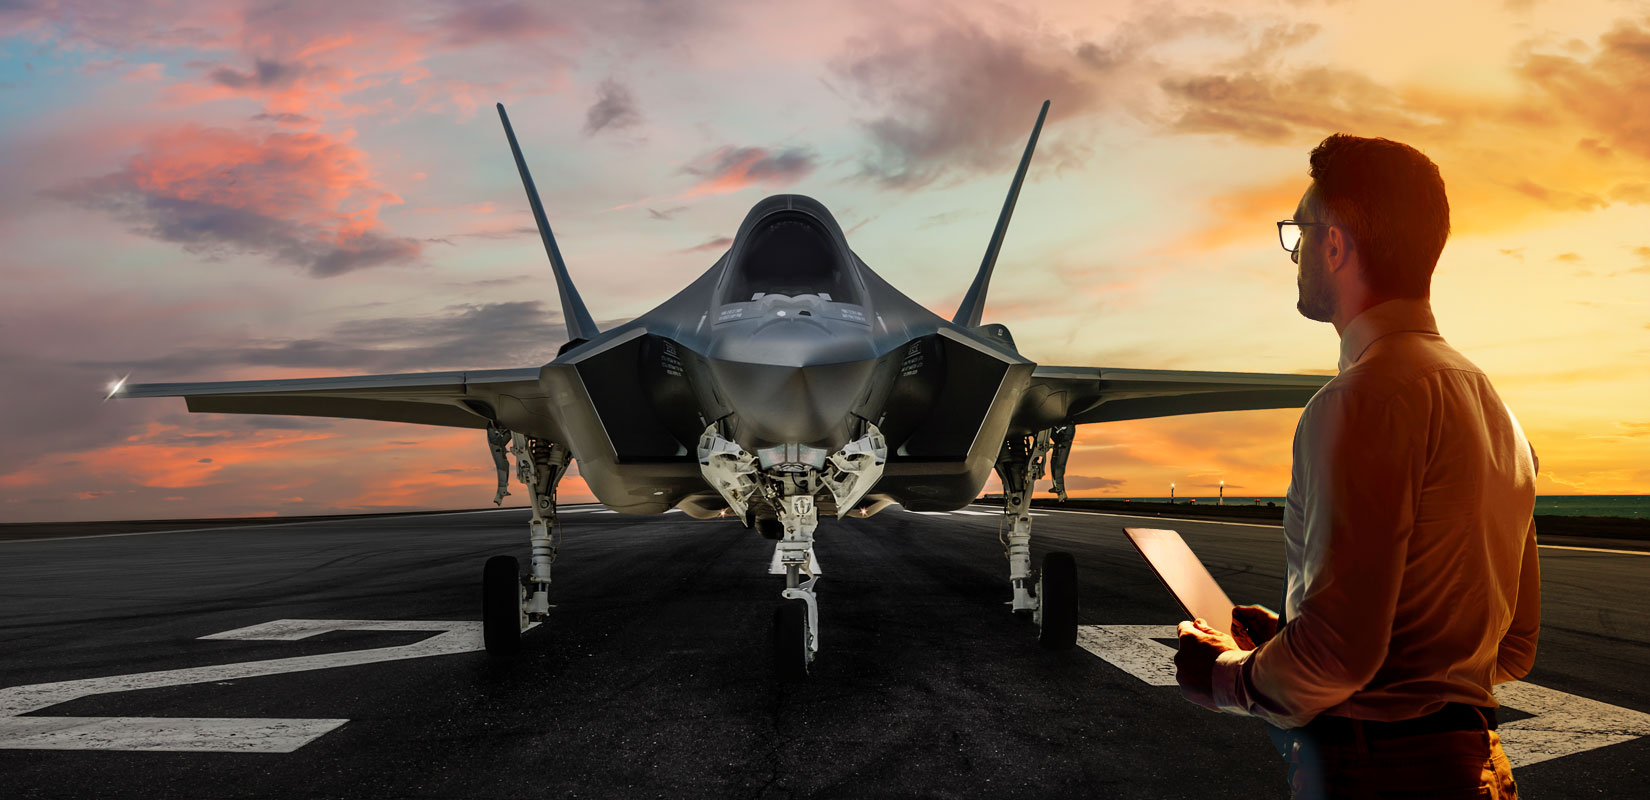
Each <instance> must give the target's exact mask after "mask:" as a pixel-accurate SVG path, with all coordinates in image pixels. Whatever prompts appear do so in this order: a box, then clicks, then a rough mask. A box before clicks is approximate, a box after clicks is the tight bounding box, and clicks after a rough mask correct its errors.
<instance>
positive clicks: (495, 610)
mask: <svg viewBox="0 0 1650 800" xmlns="http://www.w3.org/2000/svg"><path fill="white" fill-rule="evenodd" d="M481 640H482V642H483V643H484V644H485V645H486V646H487V652H488V654H490V655H495V656H513V655H515V654H516V653H518V652H520V651H521V563H520V562H519V561H517V560H516V557H515V556H493V557H492V558H489V559H487V565H486V567H485V568H483V569H482V573H481Z"/></svg>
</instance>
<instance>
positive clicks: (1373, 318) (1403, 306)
mask: <svg viewBox="0 0 1650 800" xmlns="http://www.w3.org/2000/svg"><path fill="white" fill-rule="evenodd" d="M1398 331H1419V332H1423V333H1437V332H1438V323H1437V322H1436V321H1434V320H1433V318H1432V304H1431V302H1430V301H1428V299H1427V298H1425V297H1400V298H1397V299H1394V300H1388V301H1386V302H1384V303H1377V304H1376V305H1373V306H1370V307H1369V308H1366V309H1364V311H1363V313H1361V314H1359V315H1358V316H1356V317H1353V318H1352V321H1351V322H1349V323H1347V325H1346V330H1345V331H1343V332H1342V333H1341V360H1340V364H1339V367H1340V370H1341V371H1342V372H1345V371H1346V370H1347V369H1348V368H1349V367H1351V366H1352V365H1353V364H1356V363H1358V359H1360V358H1363V355H1364V352H1365V351H1367V350H1369V346H1370V345H1372V344H1374V343H1375V340H1376V339H1379V338H1381V337H1382V336H1385V335H1387V334H1389V333H1397V332H1398Z"/></svg>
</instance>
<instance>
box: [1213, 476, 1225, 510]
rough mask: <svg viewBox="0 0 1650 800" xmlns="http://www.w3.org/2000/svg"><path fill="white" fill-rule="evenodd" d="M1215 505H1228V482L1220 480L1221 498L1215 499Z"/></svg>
mask: <svg viewBox="0 0 1650 800" xmlns="http://www.w3.org/2000/svg"><path fill="white" fill-rule="evenodd" d="M1215 505H1217V506H1223V505H1226V482H1225V481H1221V482H1220V499H1219V500H1216V501H1215Z"/></svg>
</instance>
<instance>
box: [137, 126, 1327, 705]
mask: <svg viewBox="0 0 1650 800" xmlns="http://www.w3.org/2000/svg"><path fill="white" fill-rule="evenodd" d="M1048 105H1049V104H1048V103H1047V102H1044V103H1043V105H1042V109H1041V110H1040V111H1039V112H1038V115H1037V122H1036V124H1035V125H1034V126H1033V127H1032V131H1031V138H1030V140H1029V141H1027V142H1026V147H1025V152H1024V155H1022V157H1021V159H1020V163H1019V168H1018V169H1017V170H1016V171H1015V174H1014V179H1013V182H1012V183H1011V184H1010V187H1009V191H1008V197H1007V199H1006V201H1005V202H1004V203H1003V207H1002V211H1001V213H1000V215H999V216H998V219H997V225H996V228H995V230H994V231H993V232H992V234H991V239H990V243H989V244H988V245H987V247H986V251H985V257H984V259H983V260H982V261H981V263H980V266H979V269H978V271H977V272H976V274H975V276H974V282H973V285H972V286H970V287H969V289H968V293H967V295H966V296H965V297H964V298H963V301H962V305H961V306H960V307H959V308H958V309H957V312H956V314H954V315H953V316H952V317H951V319H949V320H947V319H945V318H943V317H940V316H938V315H936V314H934V313H933V312H931V311H929V310H928V309H926V308H924V307H923V306H922V305H920V304H918V303H917V302H915V301H914V300H912V299H911V298H909V297H907V296H906V295H905V294H903V293H901V292H900V291H899V290H898V289H895V288H894V287H893V286H892V285H890V284H889V283H888V282H887V281H885V280H883V279H882V278H881V277H880V276H879V275H877V273H876V272H874V271H873V270H872V269H871V268H870V267H869V266H868V265H866V263H865V262H864V261H863V260H861V259H860V257H859V256H858V255H857V254H855V253H854V251H853V250H852V249H851V248H849V246H848V241H847V239H846V238H845V237H844V235H843V232H842V228H841V227H840V226H839V225H838V224H837V221H836V219H835V218H833V217H832V216H831V212H830V211H828V210H827V209H826V208H825V206H824V205H823V204H821V203H820V202H818V201H817V200H814V199H812V198H810V197H805V196H802V195H798V194H781V195H774V196H772V197H768V198H765V199H763V200H762V201H760V202H758V203H757V204H756V205H755V206H752V207H751V210H750V212H749V213H748V214H746V215H745V219H744V222H743V223H741V224H740V226H739V230H738V232H737V233H736V234H735V235H734V237H733V241H732V243H731V244H730V245H729V246H728V249H727V252H725V253H723V254H722V256H721V257H720V258H718V259H717V260H716V263H714V264H712V265H711V266H710V268H709V269H707V270H705V272H704V274H702V275H700V276H699V277H698V278H697V279H695V280H694V281H693V282H692V283H690V284H688V286H687V287H686V288H684V289H682V290H681V291H679V292H677V293H676V294H674V295H672V296H671V297H670V298H668V299H666V300H665V301H664V302H662V303H660V304H659V305H658V306H657V307H656V308H654V309H653V310H651V311H648V312H647V313H645V314H643V315H641V316H640V317H637V318H635V319H633V320H631V321H630V322H627V323H624V324H622V325H618V326H617V327H613V328H611V329H609V330H605V331H604V330H600V329H599V328H598V327H597V325H596V323H595V321H594V320H593V319H592V317H591V315H590V312H589V310H588V309H587V308H586V307H585V304H584V301H583V300H582V299H581V298H580V297H579V292H578V289H577V288H575V287H574V284H573V280H572V277H571V275H570V273H569V271H568V269H567V265H566V263H564V262H563V260H562V254H561V251H560V249H559V248H558V247H557V245H556V239H555V237H554V236H553V235H552V234H551V231H550V223H549V221H548V220H547V219H546V218H545V214H544V206H543V204H542V203H540V201H539V195H538V190H537V189H536V188H534V185H533V179H532V176H531V175H530V174H529V173H528V169H527V162H526V161H525V160H524V159H523V158H522V154H521V147H520V146H519V145H518V144H517V142H516V135H515V131H514V130H513V129H512V128H511V126H510V119H509V117H508V116H507V115H506V114H505V111H504V106H503V105H502V104H500V105H499V106H498V113H499V120H500V122H502V123H503V126H504V134H505V138H506V139H507V140H508V141H509V144H510V150H511V153H512V154H513V155H514V157H515V163H516V169H517V170H518V171H519V172H520V173H521V180H522V184H523V186H524V187H525V189H526V194H527V202H528V204H529V205H530V206H531V207H532V211H533V218H534V219H535V220H536V222H537V223H538V230H539V235H540V237H541V238H542V239H543V241H544V250H545V253H546V255H548V256H549V260H550V268H551V272H552V273H553V274H554V276H555V281H556V288H557V290H558V291H559V293H560V296H561V310H562V316H563V318H564V319H565V321H566V325H567V338H568V341H567V343H566V344H564V345H562V346H561V349H560V350H559V351H558V353H557V355H556V357H555V358H554V359H553V360H552V361H550V363H548V364H544V365H541V366H528V367H522V368H520V369H492V370H470V371H462V372H424V373H411V374H395V375H360V376H351V377H338V378H314V379H298V380H267V381H233V382H218V383H172V384H140V385H131V386H124V387H121V388H119V390H118V391H117V392H116V396H118V397H125V398H133V397H183V398H185V400H186V402H187V404H188V408H189V410H190V411H194V412H210V413H233V414H295V415H305V416H319V417H346V418H354V419H374V420H389V421H392V422H406V423H413V424H420V425H443V426H449V427H460V428H476V429H478V430H483V431H485V432H486V436H487V442H488V445H489V447H490V449H491V451H492V457H493V463H494V466H495V467H496V468H497V470H498V490H497V493H496V495H495V497H494V502H495V503H498V502H500V501H501V500H502V499H503V497H504V496H505V495H506V494H507V493H508V492H507V484H508V480H509V471H510V469H509V456H510V455H514V457H515V462H516V474H517V477H518V479H519V480H520V481H521V483H523V484H524V485H525V486H526V487H527V493H528V496H529V499H530V502H531V508H532V518H531V521H530V522H529V525H528V545H529V548H530V558H529V562H528V569H527V571H526V573H525V574H523V573H522V571H521V567H520V565H519V562H518V560H517V559H516V558H515V557H514V556H504V555H501V556H494V557H493V558H491V559H489V560H487V562H486V563H485V565H484V569H483V577H482V608H481V616H482V621H483V625H482V627H483V631H484V639H485V643H486V648H487V650H488V651H489V652H490V653H493V654H497V655H501V656H503V655H509V654H512V653H514V652H516V651H517V650H518V649H519V648H520V646H521V633H522V631H523V630H524V629H525V628H526V627H527V626H528V625H529V624H530V623H532V622H536V621H542V620H545V619H546V618H547V617H548V616H549V613H550V608H551V605H550V583H551V580H550V579H551V563H552V561H554V559H555V557H556V542H557V538H556V537H555V535H554V534H555V532H556V530H557V520H556V508H557V503H556V490H557V486H558V484H559V482H560V480H561V478H562V476H563V475H564V474H565V473H566V471H567V468H568V466H569V464H571V463H572V462H574V461H575V460H576V461H577V463H578V465H579V474H580V475H581V476H582V477H583V478H584V480H585V482H586V483H587V484H588V485H589V488H590V491H591V492H592V493H593V494H594V495H595V496H596V499H597V500H599V501H600V502H601V503H602V504H603V505H605V506H607V507H608V508H609V509H612V510H614V511H619V512H623V513H630V514H659V513H664V512H667V511H670V510H671V509H681V510H682V511H684V512H686V513H687V514H689V515H691V516H693V517H695V518H700V519H704V518H710V517H718V516H731V517H733V518H735V519H737V520H739V521H740V522H742V523H743V524H744V525H746V526H747V527H752V528H755V529H756V531H758V532H759V533H760V534H761V535H762V536H765V537H767V538H769V539H774V540H777V543H776V545H775V553H774V557H773V560H772V569H771V571H772V572H774V573H775V574H783V575H784V578H785V589H784V590H783V592H782V593H781V598H782V601H781V603H780V604H779V606H778V608H777V609H776V611H775V615H774V636H773V655H774V664H775V668H776V670H777V672H778V673H779V674H780V675H782V676H785V677H789V678H795V677H799V676H802V675H805V674H806V673H807V671H808V668H809V665H810V664H811V663H813V661H814V659H815V657H816V655H817V653H818V650H819V640H820V637H819V631H820V615H819V602H818V595H817V592H816V587H817V584H818V582H819V579H820V575H821V569H820V566H819V563H818V561H817V559H816V558H815V557H814V554H813V544H814V537H815V533H816V531H817V528H818V523H819V519H820V517H821V516H822V515H823V516H835V517H836V518H838V519H841V518H843V517H845V516H854V517H869V516H871V515H873V514H876V513H877V512H879V511H882V510H883V509H886V508H888V507H889V506H891V505H894V504H896V503H898V504H899V505H901V506H903V507H904V508H906V509H909V510H912V511H946V510H951V509H957V508H962V507H963V506H966V505H968V504H970V503H972V502H974V500H975V498H976V497H977V496H978V495H979V493H980V491H981V488H982V487H983V486H984V485H985V483H986V480H987V478H988V477H989V476H990V474H991V472H992V470H993V469H995V471H996V472H997V474H998V476H999V477H1000V478H1001V480H1002V486H1003V491H1004V506H1003V514H1004V515H1005V520H1004V522H1005V529H1006V535H1005V536H1004V539H1003V541H1004V543H1005V547H1006V550H1007V556H1008V559H1007V560H1008V565H1009V569H1008V581H1009V587H1008V589H1009V593H1010V595H1011V604H1012V609H1013V611H1015V612H1017V613H1020V614H1022V615H1026V616H1030V617H1031V618H1032V619H1033V621H1034V622H1035V624H1036V628H1037V638H1038V640H1039V641H1040V642H1041V644H1042V645H1043V646H1045V647H1048V648H1053V649H1062V648H1069V647H1071V646H1072V645H1073V643H1074V642H1075V641H1076V635H1077V611H1078V597H1077V568H1076V564H1075V562H1074V561H1073V559H1072V557H1071V555H1070V554H1067V553H1060V552H1053V553H1048V554H1046V555H1045V556H1044V559H1043V562H1042V565H1041V569H1039V570H1036V571H1033V569H1032V563H1031V516H1030V513H1029V512H1030V503H1031V495H1032V491H1033V487H1034V486H1035V482H1036V480H1037V479H1038V478H1040V477H1042V476H1043V474H1044V472H1045V466H1044V465H1045V461H1048V460H1049V456H1050V450H1051V448H1052V449H1053V450H1054V452H1053V454H1052V455H1053V458H1052V463H1053V465H1054V467H1055V469H1054V474H1053V478H1054V483H1055V489H1056V491H1057V492H1059V493H1061V495H1062V496H1064V485H1063V484H1064V475H1063V468H1064V463H1065V458H1064V457H1065V455H1066V451H1067V450H1069V448H1070V446H1071V441H1072V435H1071V433H1072V429H1073V426H1077V425H1087V424H1092V423H1102V422H1113V421H1117V420H1128V419H1144V418H1148V417H1164V416H1171V415H1177V414H1203V413H1210V412H1217V411H1236V410H1246V409H1262V408H1300V407H1303V406H1304V405H1305V404H1306V402H1307V400H1309V399H1310V398H1311V397H1312V395H1313V394H1314V393H1315V392H1316V391H1317V390H1318V389H1319V388H1320V387H1322V386H1323V385H1324V384H1325V383H1326V382H1327V381H1328V380H1329V379H1328V378H1327V377H1324V376H1318V375H1294V374H1257V373H1241V372H1191V371H1181V370H1156V369H1116V368H1110V367H1083V366H1044V365H1040V364H1036V363H1033V362H1032V361H1031V360H1030V359H1028V358H1026V357H1025V356H1023V355H1021V354H1020V352H1019V350H1018V349H1017V348H1016V347H1015V344H1014V338H1013V337H1012V336H1011V335H1010V334H1009V331H1008V329H1007V328H1006V327H1004V326H1002V325H1000V324H982V315H983V313H984V311H985V303H986V292H987V289H988V287H989V285H990V281H991V275H992V271H993V269H994V267H995V266H996V263H997V257H998V254H999V253H1000V252H1001V250H1002V246H1003V239H1004V236H1005V234H1006V233H1007V230H1008V224H1009V219H1010V217H1011V216H1012V215H1013V212H1014V205H1015V201H1016V199H1017V198H1018V197H1019V194H1020V187H1021V185H1022V184H1023V183H1024V181H1025V177H1026V170H1027V168H1028V167H1029V166H1030V163H1031V155H1032V151H1033V150H1034V149H1035V148H1036V145H1037V136H1038V134H1039V133H1040V132H1041V130H1042V126H1043V120H1044V119H1045V118H1046V117H1047V115H1048Z"/></svg>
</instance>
